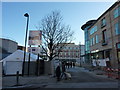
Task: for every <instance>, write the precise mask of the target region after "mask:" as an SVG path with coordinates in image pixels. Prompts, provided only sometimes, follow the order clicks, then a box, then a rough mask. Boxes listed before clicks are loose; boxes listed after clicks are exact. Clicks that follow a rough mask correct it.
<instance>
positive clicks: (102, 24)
mask: <svg viewBox="0 0 120 90" xmlns="http://www.w3.org/2000/svg"><path fill="white" fill-rule="evenodd" d="M104 26H106V19H105V18H103V19H102V20H101V27H104Z"/></svg>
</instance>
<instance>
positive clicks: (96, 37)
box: [95, 35, 99, 43]
mask: <svg viewBox="0 0 120 90" xmlns="http://www.w3.org/2000/svg"><path fill="white" fill-rule="evenodd" d="M95 39H96V40H95V41H96V42H95V43H98V42H99V41H98V35H96V36H95Z"/></svg>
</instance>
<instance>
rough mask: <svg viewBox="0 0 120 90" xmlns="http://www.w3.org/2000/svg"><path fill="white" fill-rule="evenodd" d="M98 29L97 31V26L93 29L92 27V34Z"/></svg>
mask: <svg viewBox="0 0 120 90" xmlns="http://www.w3.org/2000/svg"><path fill="white" fill-rule="evenodd" d="M96 31H97V26H94V27H93V28H92V29H90V35H92V34H93V33H95V32H96Z"/></svg>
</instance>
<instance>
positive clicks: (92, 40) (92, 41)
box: [90, 37, 95, 46]
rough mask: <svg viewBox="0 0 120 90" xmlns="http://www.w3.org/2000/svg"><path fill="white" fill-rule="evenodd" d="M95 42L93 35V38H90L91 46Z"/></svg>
mask: <svg viewBox="0 0 120 90" xmlns="http://www.w3.org/2000/svg"><path fill="white" fill-rule="evenodd" d="M94 44H95V38H94V37H93V38H91V39H90V46H92V45H94Z"/></svg>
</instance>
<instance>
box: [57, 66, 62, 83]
mask: <svg viewBox="0 0 120 90" xmlns="http://www.w3.org/2000/svg"><path fill="white" fill-rule="evenodd" d="M60 76H61V70H60V66H59V65H58V66H57V68H56V77H57V81H60Z"/></svg>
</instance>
